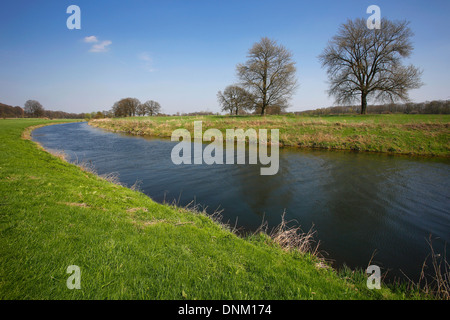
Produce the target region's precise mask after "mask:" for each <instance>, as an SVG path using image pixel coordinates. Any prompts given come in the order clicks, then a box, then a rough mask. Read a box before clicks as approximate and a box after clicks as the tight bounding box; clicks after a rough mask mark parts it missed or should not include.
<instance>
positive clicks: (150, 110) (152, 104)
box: [143, 100, 161, 116]
mask: <svg viewBox="0 0 450 320" xmlns="http://www.w3.org/2000/svg"><path fill="white" fill-rule="evenodd" d="M143 106H144V108H145V112H146V113H147V114H148V115H150V116H153V115H155V114H157V113H160V112H161V105H160V104H159V103H158V102H156V101H153V100H148V101H146V102H145V103H143Z"/></svg>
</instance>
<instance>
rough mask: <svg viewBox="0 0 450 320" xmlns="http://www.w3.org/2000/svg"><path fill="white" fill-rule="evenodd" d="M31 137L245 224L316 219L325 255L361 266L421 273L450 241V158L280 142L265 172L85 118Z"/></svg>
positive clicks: (163, 195)
mask: <svg viewBox="0 0 450 320" xmlns="http://www.w3.org/2000/svg"><path fill="white" fill-rule="evenodd" d="M33 139H34V140H36V141H38V142H40V143H41V144H42V145H43V146H44V147H45V148H46V149H55V150H63V151H64V152H65V153H66V154H67V155H68V156H69V158H70V160H71V161H75V160H78V161H79V162H81V161H88V162H92V164H93V165H94V166H95V169H96V171H97V172H98V174H105V173H112V172H115V173H118V174H119V178H120V180H121V182H123V183H125V184H127V185H128V186H131V185H133V184H134V183H135V182H136V181H140V182H141V186H140V188H141V190H142V191H143V192H144V193H145V194H147V195H148V196H150V197H151V198H152V199H154V200H155V201H158V202H163V201H164V200H165V201H167V202H171V201H172V200H174V199H176V200H177V201H178V199H179V204H180V205H186V204H188V203H189V202H191V201H192V200H194V199H195V202H196V203H198V204H202V205H205V206H207V207H208V209H207V211H210V212H213V211H214V210H215V209H217V208H219V209H223V212H222V215H223V220H224V221H225V222H227V221H229V222H230V224H232V225H234V224H235V222H236V219H237V226H238V227H242V228H244V229H245V230H254V229H256V228H257V227H259V226H260V224H261V222H262V220H263V217H264V219H265V220H266V221H268V223H269V226H271V227H273V226H276V225H278V224H279V223H280V221H281V215H282V214H283V212H286V219H287V220H292V219H295V220H296V221H297V222H298V223H297V224H299V225H301V227H302V229H303V230H305V231H307V230H309V228H310V227H311V226H312V225H313V224H314V229H315V230H316V231H317V233H316V238H317V239H318V240H320V242H321V245H320V248H321V249H322V250H324V251H326V252H327V253H328V256H326V257H328V258H330V259H333V260H335V261H336V265H342V264H343V263H345V264H347V265H348V266H350V267H352V268H354V267H363V268H365V267H367V265H368V262H369V260H370V258H371V256H372V254H373V252H374V250H376V255H375V258H374V260H373V261H372V264H378V265H379V266H380V267H382V268H384V271H385V270H386V269H390V270H391V271H389V273H388V275H390V276H391V277H392V276H397V275H401V272H400V270H402V272H404V273H405V274H406V275H408V276H409V277H411V279H413V280H417V279H418V276H419V272H420V269H421V266H422V263H423V261H424V260H425V258H426V257H427V255H428V254H429V253H430V249H429V246H428V244H427V242H426V239H428V237H429V235H430V234H432V236H433V238H436V239H435V240H434V241H433V246H434V249H435V251H437V252H441V253H443V252H444V246H445V243H446V242H449V240H450V161H449V160H448V159H438V158H425V157H406V156H390V155H386V154H373V153H355V152H340V151H325V150H317V151H316V150H297V149H289V150H280V169H279V171H278V174H276V175H274V176H261V175H260V167H259V166H258V165H211V166H210V165H206V164H203V165H179V166H177V165H174V164H173V163H172V161H171V156H170V155H171V151H172V148H173V146H174V145H175V144H176V143H175V142H171V141H170V140H163V139H149V138H142V137H135V136H127V135H120V134H115V133H110V132H106V131H104V130H101V129H98V128H93V127H90V126H89V125H87V124H86V123H70V124H61V125H52V126H47V127H42V128H39V129H36V130H35V131H34V132H33Z"/></svg>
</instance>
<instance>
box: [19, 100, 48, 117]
mask: <svg viewBox="0 0 450 320" xmlns="http://www.w3.org/2000/svg"><path fill="white" fill-rule="evenodd" d="M24 112H25V113H26V114H27V115H28V116H30V117H35V118H38V117H42V116H43V115H44V112H45V110H44V107H43V106H42V104H40V103H39V101H36V100H27V102H25V105H24Z"/></svg>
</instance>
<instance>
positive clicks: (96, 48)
mask: <svg viewBox="0 0 450 320" xmlns="http://www.w3.org/2000/svg"><path fill="white" fill-rule="evenodd" d="M111 43H112V41H110V40H104V41H102V42H100V43H97V44H94V45H93V46H92V48H91V49H90V50H89V51H90V52H106V51H108V50H109V48H108V46H109V45H110V44H111Z"/></svg>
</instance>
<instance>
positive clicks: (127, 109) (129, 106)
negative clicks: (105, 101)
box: [113, 98, 141, 117]
mask: <svg viewBox="0 0 450 320" xmlns="http://www.w3.org/2000/svg"><path fill="white" fill-rule="evenodd" d="M140 104H141V102H140V101H139V99H136V98H125V99H121V100H120V101H117V102H116V103H114V106H113V113H114V116H115V117H131V116H135V115H136V112H137V108H138V106H139V105H140Z"/></svg>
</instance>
